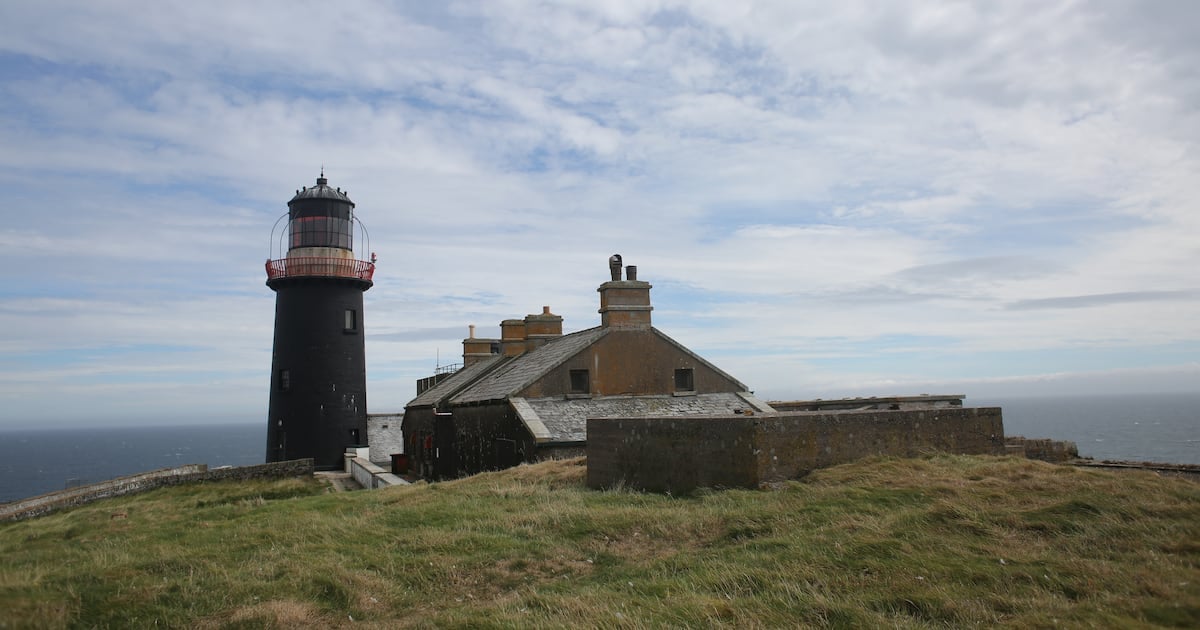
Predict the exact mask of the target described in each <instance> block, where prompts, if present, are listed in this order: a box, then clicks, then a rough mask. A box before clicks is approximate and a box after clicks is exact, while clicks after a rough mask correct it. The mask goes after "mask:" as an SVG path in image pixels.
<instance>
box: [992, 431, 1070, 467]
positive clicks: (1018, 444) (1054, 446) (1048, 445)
mask: <svg viewBox="0 0 1200 630" xmlns="http://www.w3.org/2000/svg"><path fill="white" fill-rule="evenodd" d="M1005 443H1006V445H1007V446H1008V450H1009V452H1010V453H1013V454H1017V453H1019V454H1020V455H1021V456H1023V457H1027V458H1029V459H1036V460H1039V461H1043V462H1050V463H1052V464H1061V463H1064V462H1069V461H1071V460H1074V459H1079V447H1077V446H1076V445H1075V443H1074V442H1069V441H1065V440H1050V439H1046V438H1027V437H1024V436H1020V435H1010V436H1008V437H1007V438H1005Z"/></svg>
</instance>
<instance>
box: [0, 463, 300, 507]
mask: <svg viewBox="0 0 1200 630" xmlns="http://www.w3.org/2000/svg"><path fill="white" fill-rule="evenodd" d="M312 474H313V460H312V459H311V458H308V459H296V460H290V461H286V462H272V463H269V464H258V465H255V466H238V467H227V468H215V469H213V470H208V466H206V465H204V464H188V465H186V466H179V467H177V468H163V469H161V470H153V471H150V472H144V473H139V474H136V475H129V476H126V477H118V478H116V479H110V480H108V481H101V482H99V483H93V484H89V485H86V486H79V487H78V488H70V489H68V490H60V491H58V492H50V493H47V494H43V495H39V496H36V497H31V498H28V499H23V500H20V501H13V502H12V503H5V504H3V505H0V521H19V520H24V519H27V518H34V517H37V516H43V515H45V514H49V513H51V512H55V511H58V510H61V509H65V508H69V507H75V506H77V505H84V504H86V503H91V502H92V501H98V500H100V499H107V498H110V497H119V496H124V495H128V494H136V493H139V492H146V491H148V490H155V489H157V488H162V487H164V486H173V485H177V484H181V483H192V482H196V481H226V480H248V479H275V478H283V477H301V476H305V475H312Z"/></svg>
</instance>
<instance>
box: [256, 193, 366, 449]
mask: <svg viewBox="0 0 1200 630" xmlns="http://www.w3.org/2000/svg"><path fill="white" fill-rule="evenodd" d="M287 205H288V214H287V219H288V220H287V227H286V228H285V230H284V233H283V236H282V238H286V241H287V255H286V257H283V258H279V259H276V260H268V261H267V286H268V287H271V289H272V290H273V291H275V345H274V350H273V352H272V357H271V407H270V412H269V413H270V416H269V418H268V423H267V459H266V460H267V461H268V462H277V461H285V460H289V459H299V458H304V457H311V458H313V459H314V463H315V465H316V467H317V468H318V469H325V470H329V469H340V468H341V467H342V465H343V455H344V453H345V452H346V448H347V447H351V446H363V445H365V444H366V440H367V368H366V356H365V352H364V343H363V292H364V291H366V290H367V289H370V288H371V284H372V281H371V278H372V276H373V275H374V273H375V256H374V254H372V255H371V260H370V261H369V262H368V261H365V260H358V259H357V258H356V257H355V254H354V225H355V218H354V202H353V201H350V197H348V196H346V193H344V192H342V190H341V189H340V188H332V187H330V186H329V181H328V180H327V179H325V173H324V170H322V172H321V176H320V177H318V178H317V185H316V186H313V187H310V188H302V189H300V190H298V191H296V196H294V197H292V200H291V201H289V202H288V204H287ZM272 239H274V237H272ZM282 249H283V248H282V246H281V247H280V250H282Z"/></svg>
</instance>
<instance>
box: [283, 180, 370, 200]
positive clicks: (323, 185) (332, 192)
mask: <svg viewBox="0 0 1200 630" xmlns="http://www.w3.org/2000/svg"><path fill="white" fill-rule="evenodd" d="M308 199H332V200H334V201H341V202H343V203H348V204H350V205H351V206H353V205H354V202H353V201H350V197H348V196H346V193H344V192H342V189H341V188H334V187H332V186H330V185H329V180H328V179H325V174H324V173H321V176H320V177H318V178H317V185H316V186H309V187H306V188H301V189H300V190H297V191H296V196H294V197H292V200H291V201H289V202H288V205H289V206H290V205H292V204H293V203H296V202H297V201H304V200H308Z"/></svg>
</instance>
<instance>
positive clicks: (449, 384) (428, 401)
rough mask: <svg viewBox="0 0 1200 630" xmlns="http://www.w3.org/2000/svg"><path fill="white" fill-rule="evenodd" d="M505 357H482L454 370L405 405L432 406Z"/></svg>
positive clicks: (501, 361) (468, 383)
mask: <svg viewBox="0 0 1200 630" xmlns="http://www.w3.org/2000/svg"><path fill="white" fill-rule="evenodd" d="M505 359H506V357H502V356H499V355H496V356H494V357H488V358H486V359H483V360H481V361H479V362H478V363H474V364H472V365H469V366H467V367H465V368H463V369H461V370H459V371H457V372H455V373H454V374H451V375H450V376H447V377H446V379H445V380H444V381H442V382H440V383H438V384H437V385H434V386H433V387H430V388H429V389H427V390H425V391H424V392H423V393H422V394H421V395H420V396H417V397H416V398H414V399H412V400H410V401H409V402H408V404H407V405H405V406H406V407H432V406H433V405H436V404H437V403H438V402H439V401H441V400H443V399H445V398H446V397H447V396H450V395H451V394H453V393H455V392H457V391H458V390H460V389H462V388H463V387H465V386H467V385H470V384H471V383H473V382H474V381H475V379H477V378H479V376H480V375H481V374H486V373H487V371H488V370H490V369H492V368H494V367H496V365H498V364H500V363H503V362H504V361H505Z"/></svg>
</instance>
